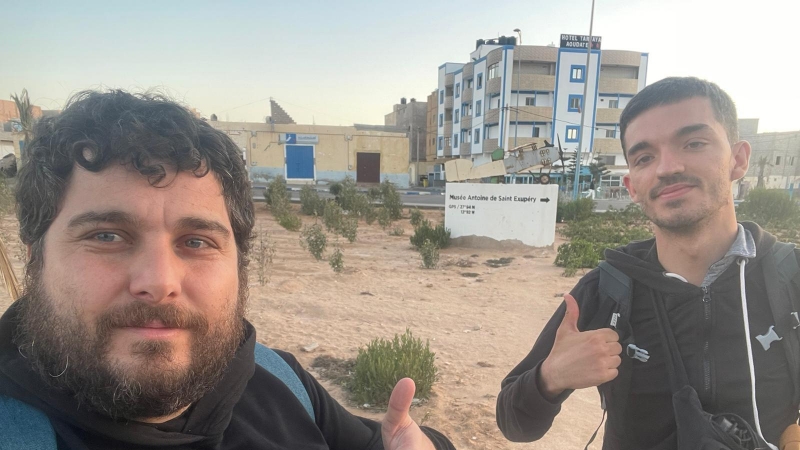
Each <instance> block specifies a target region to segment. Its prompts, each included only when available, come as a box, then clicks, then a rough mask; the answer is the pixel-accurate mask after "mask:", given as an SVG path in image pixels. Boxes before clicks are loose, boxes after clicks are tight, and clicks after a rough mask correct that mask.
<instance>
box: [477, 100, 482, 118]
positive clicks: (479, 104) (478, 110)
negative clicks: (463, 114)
mask: <svg viewBox="0 0 800 450" xmlns="http://www.w3.org/2000/svg"><path fill="white" fill-rule="evenodd" d="M482 104H483V102H482V101H481V100H478V101H477V102H475V117H480V116H481V111H482V110H483V108H482V107H481V106H482Z"/></svg>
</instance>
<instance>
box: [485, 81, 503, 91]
mask: <svg viewBox="0 0 800 450" xmlns="http://www.w3.org/2000/svg"><path fill="white" fill-rule="evenodd" d="M502 87H503V78H502V77H495V78H492V79H491V80H486V95H491V94H499V93H500V89H501V88H502Z"/></svg>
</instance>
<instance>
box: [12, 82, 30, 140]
mask: <svg viewBox="0 0 800 450" xmlns="http://www.w3.org/2000/svg"><path fill="white" fill-rule="evenodd" d="M11 99H12V100H14V103H15V104H16V105H17V111H19V123H20V125H22V133H23V135H24V136H25V141H24V142H25V144H28V143H29V142H30V137H31V134H32V133H33V124H34V123H35V121H36V119H35V118H34V117H33V107H32V106H31V101H30V99H29V98H28V90H27V89H23V90H22V95H17V94H11ZM21 153H23V154H24V152H21Z"/></svg>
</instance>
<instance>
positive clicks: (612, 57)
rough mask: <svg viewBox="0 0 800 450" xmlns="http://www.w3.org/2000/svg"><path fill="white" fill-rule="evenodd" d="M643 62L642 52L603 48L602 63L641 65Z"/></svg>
mask: <svg viewBox="0 0 800 450" xmlns="http://www.w3.org/2000/svg"><path fill="white" fill-rule="evenodd" d="M641 63H642V54H641V53H639V52H632V51H629V50H603V53H602V55H601V57H600V64H601V65H603V66H606V65H608V66H633V67H639V65H640V64H641Z"/></svg>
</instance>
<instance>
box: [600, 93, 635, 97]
mask: <svg viewBox="0 0 800 450" xmlns="http://www.w3.org/2000/svg"><path fill="white" fill-rule="evenodd" d="M598 95H602V96H604V97H613V96H615V95H616V96H617V97H633V94H620V93H618V92H613V93H612V92H601V93H599V94H598Z"/></svg>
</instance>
